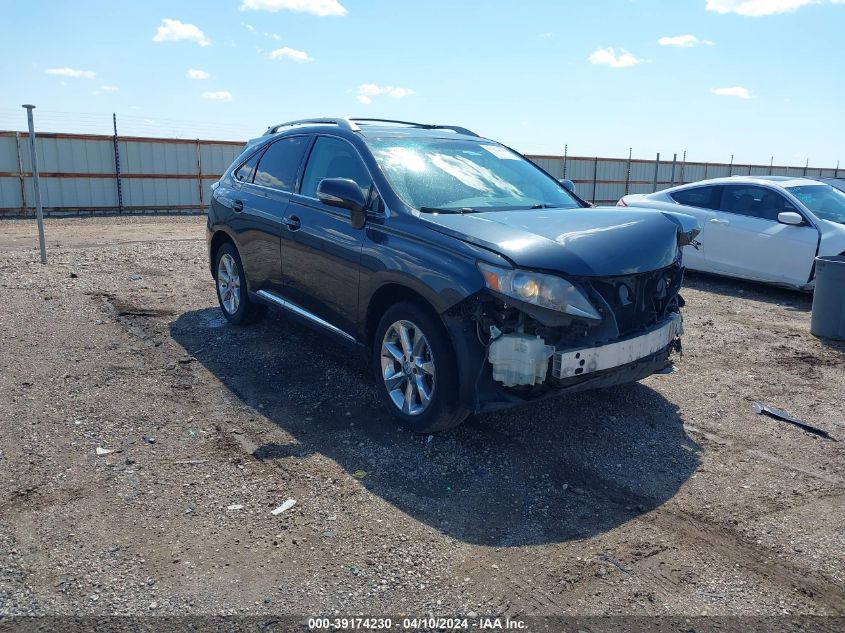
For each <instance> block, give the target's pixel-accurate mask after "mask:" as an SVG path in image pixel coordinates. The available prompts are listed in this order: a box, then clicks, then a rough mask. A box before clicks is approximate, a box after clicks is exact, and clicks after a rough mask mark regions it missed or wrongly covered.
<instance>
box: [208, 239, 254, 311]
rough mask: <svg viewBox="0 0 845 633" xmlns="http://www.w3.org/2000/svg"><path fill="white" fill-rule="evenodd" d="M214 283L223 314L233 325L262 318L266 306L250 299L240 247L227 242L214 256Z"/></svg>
mask: <svg viewBox="0 0 845 633" xmlns="http://www.w3.org/2000/svg"><path fill="white" fill-rule="evenodd" d="M214 285H215V286H216V287H217V301H218V302H219V303H220V309H221V310H222V311H223V316H225V317H226V319H227V320H228V321H229V322H230V323H232V324H233V325H246V324H247V323H253V322H254V321H256V320H258V319H260V318H261V317H262V316H263V315H264V312H265V306H263V305H260V304H257V303H255V302H254V301H252V300H250V298H249V292H248V291H247V287H246V275H245V274H244V267H243V264H242V263H241V256H240V255H239V254H238V249H237V248H235V245H234V244H232V243H231V242H226V243H225V244H223V245H222V246H221V247H220V248H219V249H217V253H216V254H215V256H214Z"/></svg>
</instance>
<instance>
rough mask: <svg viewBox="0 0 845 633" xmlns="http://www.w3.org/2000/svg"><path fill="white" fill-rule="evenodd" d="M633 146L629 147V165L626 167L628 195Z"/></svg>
mask: <svg viewBox="0 0 845 633" xmlns="http://www.w3.org/2000/svg"><path fill="white" fill-rule="evenodd" d="M632 152H633V148H632V147H629V148H628V167H627V168H626V169H625V195H626V196H627V195H628V189H629V187H630V185H631V155H632Z"/></svg>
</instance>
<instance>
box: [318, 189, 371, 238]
mask: <svg viewBox="0 0 845 633" xmlns="http://www.w3.org/2000/svg"><path fill="white" fill-rule="evenodd" d="M317 198H318V199H319V200H320V202H322V203H323V204H327V205H329V206H330V207H338V208H340V209H348V210H349V215H350V218H351V219H352V228H353V229H360V228H362V227H363V226H364V223H365V221H366V219H367V215H366V213H365V211H364V209H365V208H366V206H367V199H366V198H365V197H364V192H363V191H361V187H359V186H358V183H356V182H355V181H354V180H351V179H349V178H323V180H321V181H320V184H319V185H317Z"/></svg>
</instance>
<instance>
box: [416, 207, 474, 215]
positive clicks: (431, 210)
mask: <svg viewBox="0 0 845 633" xmlns="http://www.w3.org/2000/svg"><path fill="white" fill-rule="evenodd" d="M420 211H421V212H423V213H454V214H457V215H461V214H463V213H475V212H476V210H475V209H473V208H472V207H460V208H457V209H454V208H452V209H449V208H440V207H420Z"/></svg>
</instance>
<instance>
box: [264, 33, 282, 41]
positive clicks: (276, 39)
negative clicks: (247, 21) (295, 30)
mask: <svg viewBox="0 0 845 633" xmlns="http://www.w3.org/2000/svg"><path fill="white" fill-rule="evenodd" d="M262 35H263V36H264V37H269V38H270V39H271V40H275V41H276V42H278V41H279V40H280V39H282V36H281V35H279V34H278V33H262Z"/></svg>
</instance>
